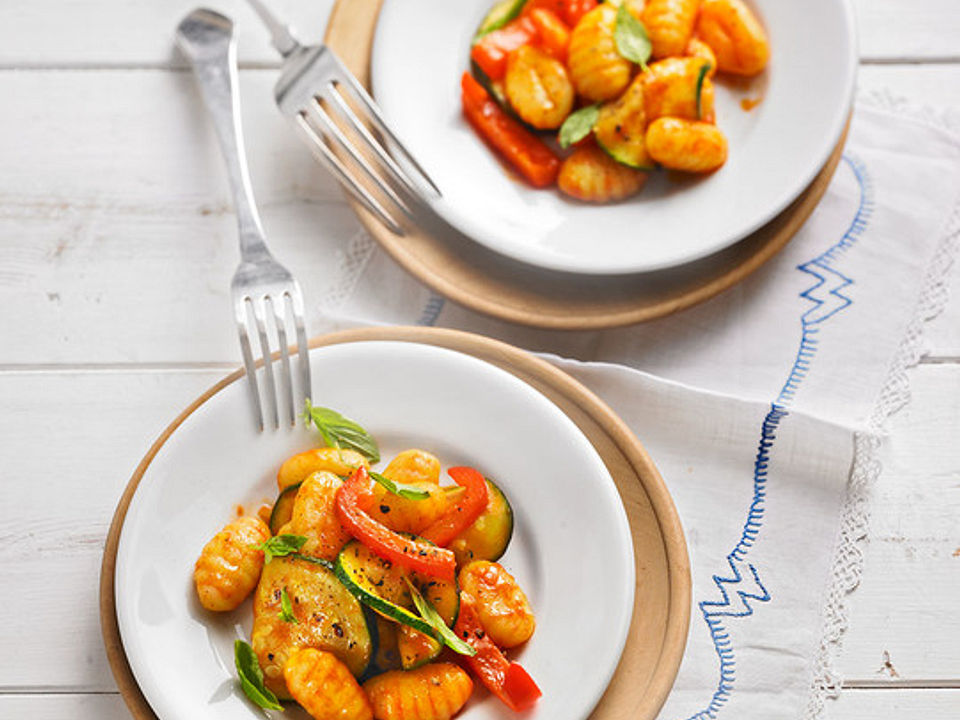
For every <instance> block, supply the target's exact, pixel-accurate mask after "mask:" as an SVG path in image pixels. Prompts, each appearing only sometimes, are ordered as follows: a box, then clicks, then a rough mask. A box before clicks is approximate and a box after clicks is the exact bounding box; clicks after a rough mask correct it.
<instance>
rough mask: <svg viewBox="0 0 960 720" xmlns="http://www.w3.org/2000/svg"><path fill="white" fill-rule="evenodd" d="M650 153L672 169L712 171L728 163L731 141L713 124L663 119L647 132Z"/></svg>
mask: <svg viewBox="0 0 960 720" xmlns="http://www.w3.org/2000/svg"><path fill="white" fill-rule="evenodd" d="M647 151H648V152H649V153H650V156H651V157H652V158H653V159H654V160H656V161H657V162H658V163H660V164H661V165H663V166H664V167H665V168H670V169H671V170H683V171H685V172H693V173H705V172H712V171H714V170H716V169H717V168H719V167H720V166H721V165H723V164H724V163H725V162H726V161H727V139H726V138H725V137H724V135H723V133H722V132H720V131H719V130H718V129H717V128H716V126H714V125H710V124H709V123H705V122H696V121H691V120H681V119H679V118H660V119H659V120H657V121H655V122H653V123H651V124H650V127H649V128H648V129H647Z"/></svg>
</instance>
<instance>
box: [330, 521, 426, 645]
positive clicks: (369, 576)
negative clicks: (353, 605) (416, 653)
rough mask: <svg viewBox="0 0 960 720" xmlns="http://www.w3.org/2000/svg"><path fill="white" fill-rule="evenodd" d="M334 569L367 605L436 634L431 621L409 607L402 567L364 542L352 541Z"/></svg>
mask: <svg viewBox="0 0 960 720" xmlns="http://www.w3.org/2000/svg"><path fill="white" fill-rule="evenodd" d="M334 569H335V571H336V573H337V577H338V578H339V579H340V582H342V583H343V584H344V586H345V587H346V588H347V589H348V590H349V591H350V592H351V593H352V594H353V596H354V597H356V598H357V600H359V601H360V602H362V603H363V604H364V605H368V606H369V607H371V608H373V609H374V610H376V611H377V612H378V613H380V614H381V615H383V616H384V617H385V618H387V619H388V620H394V621H396V622H398V623H401V624H403V625H408V626H410V627H412V628H413V629H414V630H419V631H420V632H422V633H426V634H427V635H433V628H432V627H430V623H428V622H427V621H426V620H424V619H423V618H421V617H420V616H419V615H416V614H414V613H413V612H411V611H410V610H408V609H407V608H408V607H412V606H413V600H412V598H411V597H410V591H409V590H408V589H407V583H406V581H405V579H404V578H405V577H406V571H405V570H404V569H403V568H402V567H400V566H398V565H394V564H393V563H391V562H390V561H389V560H384V559H383V558H381V557H379V556H378V555H377V554H376V553H374V552H373V551H372V550H370V549H369V548H367V547H366V546H365V545H364V544H363V543H361V542H358V541H356V540H351V541H350V542H348V543H347V544H346V545H344V547H343V550H341V551H340V554H339V555H338V556H337V561H336V563H335V565H334Z"/></svg>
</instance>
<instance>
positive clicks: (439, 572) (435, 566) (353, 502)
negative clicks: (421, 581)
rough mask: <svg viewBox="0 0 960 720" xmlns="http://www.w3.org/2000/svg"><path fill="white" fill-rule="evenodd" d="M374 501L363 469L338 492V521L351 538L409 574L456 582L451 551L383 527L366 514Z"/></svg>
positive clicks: (336, 501)
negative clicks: (411, 572) (405, 569)
mask: <svg viewBox="0 0 960 720" xmlns="http://www.w3.org/2000/svg"><path fill="white" fill-rule="evenodd" d="M372 500H373V493H371V492H370V476H369V474H368V473H367V469H366V468H365V467H363V466H362V465H361V466H360V467H358V468H357V469H356V470H355V471H354V473H353V475H351V476H350V477H349V478H347V480H346V482H344V483H343V485H341V486H340V487H339V488H337V496H336V500H335V504H334V508H335V511H336V513H337V519H338V520H340V524H341V525H343V527H344V528H345V529H346V531H347V532H348V533H350V535H352V536H353V537H355V538H356V539H357V540H359V541H360V542H362V543H363V544H364V545H366V546H367V547H368V548H370V549H371V550H373V552H375V553H376V554H377V555H379V556H380V557H382V558H383V559H384V560H389V561H390V562H393V563H396V564H397V565H401V566H402V567H405V568H407V569H408V570H412V571H414V572H418V573H423V574H424V575H429V576H430V577H436V578H440V579H442V580H453V579H454V578H455V576H456V572H457V560H456V557H455V556H454V554H453V553H452V552H451V551H450V550H447V549H446V548H441V547H437V546H436V545H431V544H430V543H427V542H423V541H421V540H414V539H412V538H407V537H404V536H403V535H399V534H397V533H395V532H394V531H393V530H391V529H390V528H388V527H386V526H384V525H381V524H380V523H378V522H377V521H376V520H374V519H373V518H372V517H370V516H369V515H368V514H367V512H366V510H365V508H368V507H370V503H371V502H372Z"/></svg>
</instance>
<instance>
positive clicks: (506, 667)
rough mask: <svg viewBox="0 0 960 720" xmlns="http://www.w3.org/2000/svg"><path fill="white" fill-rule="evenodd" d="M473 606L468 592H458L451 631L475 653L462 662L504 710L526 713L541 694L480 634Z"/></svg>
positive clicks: (481, 629) (472, 600)
mask: <svg viewBox="0 0 960 720" xmlns="http://www.w3.org/2000/svg"><path fill="white" fill-rule="evenodd" d="M476 603H477V601H476V600H475V599H474V598H473V597H472V596H471V595H470V594H469V593H460V616H459V617H458V618H457V624H456V627H455V628H454V630H455V631H456V634H457V637H459V638H462V639H463V640H464V641H465V642H466V643H467V644H469V645H470V646H471V647H472V648H473V649H474V650H476V654H475V655H473V656H471V657H466V658H464V661H465V662H466V664H467V667H469V668H470V670H472V671H473V674H474V675H476V676H477V677H478V678H479V679H480V682H482V683H483V684H484V685H485V686H486V687H487V689H488V690H489V691H490V692H492V693H493V694H494V695H496V696H497V697H498V698H500V700H502V701H503V703H504V704H505V705H506V706H507V707H509V708H510V709H511V710H515V711H517V712H519V711H521V710H526V709H527V708H529V707H531V706H532V705H533V704H534V703H535V702H536V701H537V699H538V698H540V696H541V695H542V694H543V693H542V692H541V691H540V688H539V687H537V684H536V683H535V682H534V681H533V678H531V677H530V675H529V674H528V673H527V672H526V671H525V670H524V669H523V668H522V667H520V665H518V664H517V663H513V662H510V661H509V660H507V658H506V657H504V655H503V653H502V652H501V651H500V648H498V647H497V646H496V645H495V644H494V642H493V640H491V639H490V637H489V636H488V635H487V634H486V632H484V629H483V625H481V624H480V616H479V615H478V614H477V609H476ZM514 666H516V668H518V669H514ZM508 678H509V681H508Z"/></svg>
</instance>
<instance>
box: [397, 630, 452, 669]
mask: <svg viewBox="0 0 960 720" xmlns="http://www.w3.org/2000/svg"><path fill="white" fill-rule="evenodd" d="M397 650H398V652H399V653H400V666H401V667H402V668H403V669H404V670H414V669H416V668H418V667H420V666H422V665H426V664H427V663H428V662H431V661H432V660H436V659H437V657H438V656H439V655H440V652H441V651H442V650H443V645H441V644H440V643H439V642H438V641H437V640H436V638H434V637H433V636H431V635H424V634H423V633H422V632H417V631H416V630H414V629H413V628H411V627H407V626H406V625H401V626H400V632H398V633H397Z"/></svg>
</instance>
